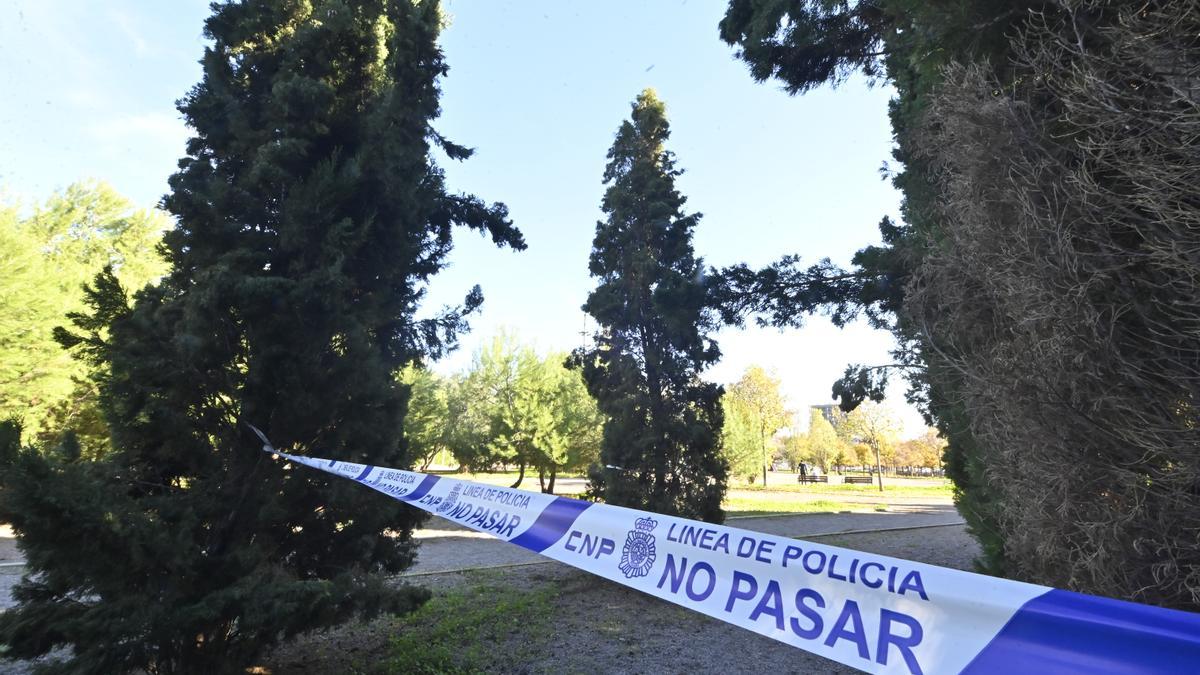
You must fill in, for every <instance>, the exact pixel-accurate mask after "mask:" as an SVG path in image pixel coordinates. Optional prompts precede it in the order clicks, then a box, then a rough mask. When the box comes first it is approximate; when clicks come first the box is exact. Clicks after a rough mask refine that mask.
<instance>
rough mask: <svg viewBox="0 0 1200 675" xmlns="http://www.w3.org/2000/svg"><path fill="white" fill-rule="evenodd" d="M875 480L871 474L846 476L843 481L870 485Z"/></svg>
mask: <svg viewBox="0 0 1200 675" xmlns="http://www.w3.org/2000/svg"><path fill="white" fill-rule="evenodd" d="M874 480H875V479H874V478H871V477H870V476H846V477H845V478H843V479H842V482H843V483H845V484H847V485H870V484H871V483H872V481H874Z"/></svg>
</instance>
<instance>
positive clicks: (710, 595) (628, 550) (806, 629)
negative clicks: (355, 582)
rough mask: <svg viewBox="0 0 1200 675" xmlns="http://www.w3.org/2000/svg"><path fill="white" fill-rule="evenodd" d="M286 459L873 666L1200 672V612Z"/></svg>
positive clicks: (473, 486) (484, 488) (449, 482)
mask: <svg viewBox="0 0 1200 675" xmlns="http://www.w3.org/2000/svg"><path fill="white" fill-rule="evenodd" d="M264 440H265V439H264ZM268 450H270V451H273V450H271V449H270V448H268ZM273 452H277V451H273ZM277 454H279V455H280V456H282V457H285V458H287V459H289V460H291V461H293V462H296V463H299V464H304V465H306V466H310V467H313V468H316V469H321V470H322V471H327V472H329V473H333V474H337V475H339V476H344V477H346V478H350V479H352V480H356V481H358V482H360V483H363V484H364V485H366V486H368V487H371V488H374V489H376V490H378V491H380V492H382V493H384V494H386V495H389V496H391V497H394V498H396V499H399V500H402V501H405V502H408V503H409V504H412V505H413V506H416V507H418V508H421V509H424V510H426V511H429V512H430V513H433V514H436V515H438V516H441V517H443V518H446V519H449V520H452V521H454V522H456V523H460V524H462V525H464V526H466V527H469V528H471V529H473V530H478V531H480V532H485V533H488V534H491V535H494V536H495V537H497V538H499V539H503V540H505V541H507V542H510V543H513V544H516V545H518V546H523V547H525V548H527V549H529V550H531V551H534V552H537V553H540V554H542V555H544V556H546V557H548V558H552V559H554V560H557V561H559V562H563V563H566V564H568V565H571V566H572V567H577V568H579V569H582V570H586V571H588V572H591V573H593V574H596V575H599V576H601V577H604V578H605V579H610V580H612V581H615V582H617V583H620V584H624V585H625V586H629V587H630V588H636V589H637V590H639V591H643V592H645V593H649V594H650V595H653V596H655V597H657V598H662V599H663V600H668V601H670V602H673V603H676V604H678V605H682V606H684V607H687V608H689V609H693V610H695V611H697V612H702V613H704V614H707V615H709V616H711V617H714V618H717V619H720V620H722V621H726V622H728V623H731V624H734V625H736V626H741V627H742V628H746V629H748V630H752V631H754V632H756V633H760V634H762V635H766V636H767V637H770V638H774V639H776V640H780V641H782V642H786V643H788V644H790V645H792V646H795V647H799V648H801V649H804V650H807V651H809V652H812V653H814V654H820V655H821V656H824V657H827V658H830V659H833V660H835V661H840V662H841V663H844V664H847V665H849V666H853V667H855V668H858V669H860V670H864V671H867V672H872V673H893V672H894V673H930V674H933V673H958V672H964V673H1175V672H1178V673H1184V672H1187V673H1195V672H1200V614H1192V613H1189V612H1181V611H1176V610H1169V609H1162V608H1159V607H1150V606H1147V605H1139V604H1135V603H1130V602H1122V601H1119V600H1110V599H1107V598H1101V597H1096V596H1090V595H1081V594H1079V593H1072V592H1069V591H1061V590H1056V589H1053V588H1049V587H1046V586H1035V585H1032V584H1026V583H1021V582H1017V581H1009V580H1006V579H997V578H994V577H987V576H982V575H979V574H972V573H970V572H962V571H959V570H952V569H946V568H943V567H935V566H933V565H925V564H922V563H916V562H910V561H907V560H900V559H898V558H889V557H887V556H881V555H873V554H869V553H861V552H858V551H852V550H849V549H844V548H838V547H836V546H824V545H822V544H816V543H812V542H806V541H799V540H796V539H786V538H783V537H776V536H772V535H769V534H762V533H759V532H751V531H748V530H741V529H738V528H735V527H725V526H721V525H711V524H708V523H702V522H698V521H695V520H688V519H685V518H673V517H671V516H664V515H659V514H655V513H648V512H645V511H637V510H634V509H627V508H623V507H619V506H609V505H607V504H593V503H590V502H584V501H579V500H577V499H569V498H567V497H555V496H553V495H546V494H541V493H537V492H526V491H524V490H514V489H511V488H503V487H495V486H491V485H483V484H480V483H472V482H468V481H462V480H457V479H454V478H446V477H440V476H432V475H427V474H422V473H416V472H413V471H401V470H398V469H387V468H382V467H374V466H367V465H363V464H354V463H351V462H339V461H333V460H328V459H318V458H315V457H298V456H294V455H288V454H285V453H277Z"/></svg>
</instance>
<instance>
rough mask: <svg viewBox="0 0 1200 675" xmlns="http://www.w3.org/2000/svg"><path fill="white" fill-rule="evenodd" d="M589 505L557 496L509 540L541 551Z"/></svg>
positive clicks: (552, 542)
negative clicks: (519, 532)
mask: <svg viewBox="0 0 1200 675" xmlns="http://www.w3.org/2000/svg"><path fill="white" fill-rule="evenodd" d="M591 505H592V504H591V502H583V501H579V500H578V499H569V498H567V497H558V498H556V499H555V500H554V501H552V502H550V505H549V506H547V507H546V509H545V510H544V511H542V513H541V515H539V516H538V517H537V520H535V521H533V526H532V527H530V528H529V529H528V530H525V531H524V532H522V533H521V534H520V535H518V536H516V537H514V538H513V539H510V540H509V541H510V542H511V543H513V544H516V545H518V546H523V547H525V548H527V549H529V550H530V551H533V552H534V553H541V552H542V551H545V550H546V549H548V548H550V547H551V546H553V545H554V542H556V541H558V540H559V539H562V536H563V535H564V534H566V533H567V530H568V529H569V528H570V527H571V526H572V525H574V524H575V520H576V519H577V518H579V514H581V513H583V512H584V511H586V510H587V508H588V507H589V506H591Z"/></svg>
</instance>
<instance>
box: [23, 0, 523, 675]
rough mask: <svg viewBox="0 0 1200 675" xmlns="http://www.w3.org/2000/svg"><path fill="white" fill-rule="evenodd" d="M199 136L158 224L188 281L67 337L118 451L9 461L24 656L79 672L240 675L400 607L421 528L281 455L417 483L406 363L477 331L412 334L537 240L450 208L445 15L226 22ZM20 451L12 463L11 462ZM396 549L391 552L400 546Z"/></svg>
mask: <svg viewBox="0 0 1200 675" xmlns="http://www.w3.org/2000/svg"><path fill="white" fill-rule="evenodd" d="M213 8H214V11H213V15H212V17H211V18H210V19H209V20H208V22H207V25H206V35H207V36H208V38H209V39H210V40H211V45H210V46H209V48H208V49H207V50H206V53H205V56H204V59H203V66H204V76H203V80H202V81H201V82H200V83H199V84H198V85H197V86H196V87H195V88H194V89H193V90H192V91H191V92H190V93H189V94H188V95H187V97H186V98H184V99H183V101H182V102H181V103H180V107H179V109H180V111H181V112H182V113H183V115H184V116H185V118H186V119H187V121H188V122H189V124H190V125H191V127H192V129H193V138H192V139H191V140H190V141H189V143H188V155H187V156H186V157H185V158H184V159H182V160H181V161H180V164H179V172H178V173H176V174H175V175H174V176H173V177H172V178H171V188H172V192H171V194H170V195H169V196H167V197H166V198H165V200H164V206H165V207H166V208H167V209H168V210H169V211H170V212H171V213H172V214H174V216H175V217H176V218H177V220H178V225H177V227H176V229H174V230H173V231H171V232H170V233H168V235H167V237H166V240H165V250H166V254H167V257H168V260H169V262H170V264H171V271H170V273H169V274H168V276H167V277H166V278H165V279H164V281H163V283H162V284H161V285H160V286H158V287H156V288H149V289H147V290H145V291H143V292H141V293H140V294H139V295H138V297H137V298H136V302H135V303H133V304H132V305H130V304H129V303H128V302H127V300H126V297H125V293H124V291H123V290H122V289H121V287H120V285H119V284H117V283H116V280H115V278H113V277H112V275H111V274H107V275H102V276H101V277H100V278H99V279H98V281H97V283H96V285H95V286H94V287H93V288H92V289H91V294H90V297H89V301H90V305H91V306H92V308H93V310H94V312H93V313H92V314H91V315H88V316H80V317H77V322H76V323H77V326H78V329H79V332H77V333H76V334H69V333H67V332H65V331H60V333H59V337H60V340H61V341H63V342H64V343H65V344H68V345H74V346H76V347H77V348H81V349H82V350H83V351H86V352H87V353H88V354H90V355H91V357H93V358H95V359H97V360H98V361H100V362H101V363H103V364H105V366H106V368H105V372H106V375H105V378H104V381H103V382H102V401H103V405H104V407H105V411H106V414H107V417H108V420H109V422H110V424H111V426H112V430H113V452H112V454H111V455H110V456H109V457H108V458H106V459H105V460H103V461H100V462H81V461H77V460H75V459H73V456H72V453H70V452H60V453H50V456H48V457H42V456H40V455H38V454H35V453H32V452H20V453H16V454H15V456H13V453H12V452H11V451H5V453H3V454H4V455H5V456H6V457H8V459H9V462H8V463H7V467H6V468H5V469H4V471H3V479H2V489H0V520H3V521H5V522H10V523H12V524H13V526H14V527H15V529H16V530H17V531H18V533H19V534H20V535H21V536H22V543H23V547H24V550H25V555H26V557H27V559H28V562H29V565H28V569H29V572H30V574H28V575H27V576H26V577H25V579H24V580H23V581H22V582H21V584H20V585H19V586H18V587H17V589H16V592H15V593H16V597H17V598H18V600H19V601H20V605H19V606H18V607H17V608H15V609H12V610H10V611H8V612H7V613H5V614H4V615H3V616H2V617H0V641H2V642H3V643H4V644H5V645H7V647H8V649H9V655H12V656H22V657H28V656H34V655H38V654H42V653H45V652H46V651H47V650H48V649H49V648H51V647H53V646H55V645H63V644H65V645H70V646H72V647H73V650H74V658H73V660H72V661H71V662H70V663H68V664H67V665H65V666H64V667H63V668H64V670H65V671H69V672H72V673H114V672H125V671H128V670H131V669H136V668H143V669H146V670H148V671H150V672H204V673H213V672H229V671H232V670H236V669H238V668H239V667H241V666H243V665H245V664H246V663H247V662H248V661H249V660H250V659H252V658H253V657H254V655H255V654H257V653H259V652H260V651H261V650H262V649H263V648H264V647H266V646H269V645H271V644H272V643H275V642H277V641H278V640H279V639H281V638H282V637H286V636H288V635H291V634H294V633H296V632H299V631H303V630H308V629H312V628H316V627H320V626H326V625H330V624H333V623H336V622H340V621H344V620H346V619H348V618H350V617H352V616H355V615H363V614H366V615H369V614H372V613H375V612H379V611H403V610H405V609H408V608H412V607H414V606H416V605H417V604H418V603H419V602H420V601H421V600H422V599H423V598H424V597H425V593H424V592H423V591H421V590H418V589H413V588H411V587H408V586H403V585H402V586H399V587H392V586H389V585H386V584H385V583H384V580H383V579H384V575H385V574H394V573H396V572H399V571H400V570H402V569H404V568H405V567H407V566H408V565H409V564H410V563H411V562H412V560H413V555H414V544H413V542H412V541H411V539H410V534H411V531H412V529H413V527H414V526H415V525H417V524H418V523H419V521H420V519H421V516H420V515H419V514H418V512H417V511H416V510H414V509H411V508H409V507H407V506H404V505H401V504H399V503H397V502H394V501H392V500H387V499H381V498H379V496H378V495H376V494H375V493H373V492H372V491H370V490H365V489H363V488H362V487H361V486H358V485H354V484H351V483H350V482H348V481H344V480H340V479H337V478H333V477H326V476H325V475H324V474H321V473H320V472H315V471H309V470H304V469H296V468H293V467H291V466H288V465H287V464H286V463H283V462H277V461H273V460H272V459H271V458H270V457H269V456H267V455H266V454H264V453H263V452H260V448H261V445H262V444H261V442H259V441H258V440H257V439H256V438H255V436H254V434H253V433H252V432H251V430H250V428H249V427H248V424H254V425H257V426H259V427H261V428H262V429H264V430H266V432H267V433H268V434H269V435H270V437H271V439H272V440H273V441H274V442H275V444H276V445H277V447H279V448H280V449H284V450H287V451H289V452H293V453H300V454H309V453H311V454H320V455H322V456H327V457H332V458H338V459H344V460H350V461H356V462H366V463H371V464H380V465H386V466H397V467H401V466H408V465H409V464H410V463H411V457H410V455H409V453H408V451H407V447H406V443H405V442H404V440H403V439H402V437H401V429H402V423H403V419H404V416H405V411H406V405H407V396H408V393H407V389H406V388H405V387H404V386H403V385H401V384H399V383H398V381H397V378H396V377H395V375H396V373H397V372H398V371H399V369H400V368H401V367H402V366H404V365H405V364H407V363H410V362H413V361H416V360H420V359H423V358H425V357H430V356H433V357H436V356H437V355H438V354H440V353H442V352H443V351H445V350H446V349H448V348H451V347H453V345H454V342H455V335H456V333H457V332H458V331H460V330H462V329H463V328H464V327H465V324H464V320H463V315H464V314H465V313H466V312H467V311H470V310H471V309H473V308H474V307H475V306H477V305H478V303H479V302H480V301H481V297H480V295H479V291H478V289H475V290H474V291H473V292H472V293H471V295H470V296H469V297H468V298H467V300H466V302H465V303H464V306H463V307H460V308H457V309H448V310H446V311H444V312H443V313H442V314H441V315H440V316H437V317H436V318H434V319H430V320H424V321H417V320H415V319H414V312H415V311H416V309H417V307H418V305H419V303H420V301H421V299H422V296H423V292H424V291H423V288H424V284H425V282H426V280H427V279H428V278H429V277H430V276H431V275H433V274H435V273H436V272H437V271H438V270H439V269H441V267H442V266H443V265H444V264H445V263H444V260H445V256H446V254H447V253H448V252H449V250H450V247H451V229H452V227H453V226H455V225H465V226H468V227H471V228H474V229H477V230H482V231H485V232H487V233H488V234H490V235H491V237H492V239H493V240H494V241H495V242H496V243H497V244H499V245H509V246H512V247H514V248H523V247H524V243H523V241H522V238H521V235H520V233H519V232H518V231H517V230H516V229H514V228H513V227H512V225H511V223H510V221H509V220H508V217H507V212H506V210H505V208H504V206H503V205H491V206H489V205H486V204H484V203H483V202H481V201H479V200H478V199H476V198H474V197H471V196H463V195H452V194H448V193H447V192H446V189H445V187H444V184H443V179H442V172H441V171H440V170H439V169H438V167H437V166H436V165H435V164H434V163H433V161H432V160H431V158H430V150H431V145H432V144H437V145H440V146H441V148H442V149H443V150H444V151H445V152H446V154H447V155H449V156H450V157H452V158H455V159H462V158H465V157H467V156H469V154H470V151H468V150H467V149H465V148H462V147H460V146H457V145H454V144H451V143H449V142H447V141H446V140H445V139H443V138H442V137H441V136H439V135H438V134H437V133H436V132H435V131H434V130H433V128H432V127H431V126H430V123H431V120H433V119H434V118H435V117H437V115H438V112H439V110H438V86H437V80H438V77H439V76H441V75H443V74H444V73H445V72H446V66H445V64H444V62H443V60H442V54H441V52H440V51H439V49H438V47H437V45H436V42H435V41H436V38H437V34H438V30H439V27H440V25H441V16H440V13H439V8H438V3H437V2H436V1H431V0H422V1H421V2H407V1H394V2H393V1H386V0H314V1H312V2H292V1H290V0H244V1H243V2H229V3H217V4H214V5H213ZM10 450H11V449H10ZM385 533H386V534H385Z"/></svg>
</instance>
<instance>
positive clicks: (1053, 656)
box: [962, 589, 1200, 673]
mask: <svg viewBox="0 0 1200 675" xmlns="http://www.w3.org/2000/svg"><path fill="white" fill-rule="evenodd" d="M1198 668H1200V614H1192V613H1190V612H1180V611H1175V610H1169V609H1162V608H1160V607H1150V606H1148V605H1139V604H1135V603H1132V602H1122V601H1120V600H1111V599H1109V598H1098V597H1095V596H1091V595H1081V594H1079V593H1072V592H1070V591H1060V590H1057V589H1055V590H1051V591H1048V592H1046V593H1044V594H1043V595H1040V596H1038V597H1036V598H1034V599H1032V600H1030V601H1029V602H1027V603H1025V605H1024V606H1023V607H1021V609H1019V610H1017V613H1016V614H1014V615H1013V617H1012V618H1011V619H1009V621H1008V624H1006V625H1005V626H1004V628H1003V629H1001V630H1000V632H999V633H997V634H996V637H994V638H992V641H991V642H989V643H988V644H987V646H986V647H984V648H983V649H982V650H981V651H980V652H979V654H977V655H976V656H975V659H974V660H973V661H971V663H970V664H968V665H967V667H966V668H965V669H963V671H962V672H964V673H1195V672H1197V669H1198Z"/></svg>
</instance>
